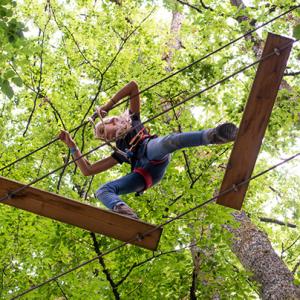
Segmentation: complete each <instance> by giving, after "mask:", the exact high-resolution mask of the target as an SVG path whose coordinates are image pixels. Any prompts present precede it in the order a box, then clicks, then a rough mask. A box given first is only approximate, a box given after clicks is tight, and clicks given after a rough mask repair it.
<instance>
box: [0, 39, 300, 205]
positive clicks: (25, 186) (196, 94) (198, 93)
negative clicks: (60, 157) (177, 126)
mask: <svg viewBox="0 0 300 300" xmlns="http://www.w3.org/2000/svg"><path fill="white" fill-rule="evenodd" d="M298 41H299V40H296V41H290V42H288V43H286V44H285V45H284V46H283V47H281V48H279V49H278V48H275V49H274V50H273V51H272V52H270V53H269V54H267V55H265V56H263V57H261V58H260V59H258V60H256V61H255V62H253V63H251V64H249V65H247V66H245V67H243V68H241V69H240V70H238V71H236V72H234V73H232V74H231V75H229V76H226V77H224V78H223V79H221V80H219V81H217V82H215V83H214V84H212V85H210V86H208V87H207V88H204V89H202V90H201V91H199V92H197V93H195V94H193V95H191V96H189V97H187V98H185V99H183V100H182V101H180V102H178V103H176V104H174V105H173V106H171V107H169V108H167V109H165V110H163V111H162V112H160V113H158V114H156V115H154V116H153V117H151V118H149V119H148V120H146V121H145V122H143V123H142V124H146V123H148V122H150V121H152V120H154V119H156V118H158V117H160V116H161V115H163V114H165V113H167V112H169V111H170V110H172V109H174V108H176V107H177V106H179V105H182V104H184V103H186V102H187V101H189V100H191V99H193V98H195V97H196V96H199V95H200V94H202V93H204V92H206V91H208V90H210V89H212V88H213V87H215V86H217V85H219V84H221V83H223V82H225V81H227V80H229V79H230V78H232V77H234V76H236V75H238V74H240V73H242V72H244V71H245V70H247V69H249V68H251V67H253V66H254V65H256V64H258V63H259V62H261V61H264V60H266V59H268V58H269V57H271V56H273V55H278V51H279V53H281V51H282V50H284V49H286V48H287V47H289V46H290V45H291V44H293V43H296V42H298ZM137 126H139V125H137ZM137 126H136V127H133V128H131V130H133V129H135V128H137ZM126 134H127V133H124V134H123V136H125V135H126ZM121 137H122V136H121ZM106 145H107V143H103V144H101V145H99V146H97V147H95V148H93V149H91V150H90V151H88V152H86V153H84V154H82V155H80V156H79V157H77V158H76V159H73V160H71V161H69V162H67V163H65V164H63V165H62V166H60V167H58V168H56V169H55V170H53V171H51V172H49V173H47V174H45V175H43V176H41V177H39V178H37V179H35V180H33V181H31V182H30V183H28V184H26V185H24V186H22V187H20V188H18V189H16V190H14V191H12V192H10V193H8V194H7V195H6V196H4V197H2V198H0V202H3V201H5V200H7V199H9V198H12V197H15V196H17V194H18V193H19V192H21V191H23V190H25V189H26V188H28V187H30V186H32V185H33V184H35V183H37V182H39V181H41V180H43V179H44V178H46V177H48V176H50V175H52V174H54V173H56V172H57V171H59V170H61V169H63V168H65V167H67V166H68V165H70V164H72V163H74V162H76V161H77V160H79V159H81V158H83V157H85V156H87V155H89V154H91V153H92V152H94V151H96V150H98V149H100V148H102V147H104V146H106Z"/></svg>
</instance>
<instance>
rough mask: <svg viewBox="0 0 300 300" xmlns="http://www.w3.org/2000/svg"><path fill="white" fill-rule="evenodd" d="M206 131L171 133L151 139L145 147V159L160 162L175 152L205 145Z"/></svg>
mask: <svg viewBox="0 0 300 300" xmlns="http://www.w3.org/2000/svg"><path fill="white" fill-rule="evenodd" d="M206 132H207V130H202V131H193V132H185V133H172V134H169V135H167V136H164V137H158V138H155V139H152V140H150V141H149V142H148V145H147V157H148V159H150V160H161V159H163V158H164V157H165V156H166V155H167V154H169V153H172V152H174V151H175V150H178V149H181V148H186V147H195V146H200V145H207V144H209V141H208V139H207V134H206Z"/></svg>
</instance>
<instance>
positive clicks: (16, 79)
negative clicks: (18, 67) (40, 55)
mask: <svg viewBox="0 0 300 300" xmlns="http://www.w3.org/2000/svg"><path fill="white" fill-rule="evenodd" d="M11 81H12V82H13V83H14V84H15V85H17V86H20V87H21V86H22V85H23V81H22V79H21V78H20V77H14V78H12V79H11Z"/></svg>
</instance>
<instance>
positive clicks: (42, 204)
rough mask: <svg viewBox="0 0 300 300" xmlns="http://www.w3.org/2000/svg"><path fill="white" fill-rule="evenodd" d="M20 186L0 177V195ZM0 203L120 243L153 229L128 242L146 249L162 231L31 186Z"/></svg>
mask: <svg viewBox="0 0 300 300" xmlns="http://www.w3.org/2000/svg"><path fill="white" fill-rule="evenodd" d="M22 186H24V185H23V184H21V183H19V182H16V181H12V180H8V179H6V178H4V177H1V176H0V196H1V198H2V197H4V196H5V195H7V193H9V192H12V191H14V190H16V189H18V188H20V187H22ZM2 203H5V204H8V205H10V206H14V207H16V208H20V209H23V210H26V211H29V212H33V213H35V214H38V215H40V216H44V217H48V218H51V219H54V220H58V221H61V222H63V223H67V224H70V225H74V226H77V227H80V228H83V229H86V230H89V231H92V232H95V233H100V234H104V235H106V236H109V237H112V238H115V239H118V240H121V241H123V242H127V241H129V240H131V239H134V238H135V237H137V236H139V235H140V234H143V233H146V232H149V231H151V230H153V232H151V233H150V234H149V235H147V236H146V237H145V238H144V239H143V240H138V241H134V242H132V244H135V245H137V246H140V247H143V248H146V249H149V250H156V249H157V246H158V243H159V239H160V236H161V233H162V228H159V229H157V228H156V226H154V225H151V224H148V223H145V222H142V221H139V220H134V219H131V218H128V217H125V216H122V215H120V214H117V213H114V212H111V211H108V210H104V209H100V208H97V207H94V206H91V205H87V204H84V203H81V202H79V201H73V200H71V199H68V198H66V197H62V196H59V195H57V194H53V193H49V192H46V191H43V190H40V189H36V188H33V187H28V188H26V189H24V190H23V191H21V192H20V194H18V195H16V196H14V197H13V198H11V199H7V200H5V201H3V202H2Z"/></svg>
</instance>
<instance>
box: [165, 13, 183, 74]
mask: <svg viewBox="0 0 300 300" xmlns="http://www.w3.org/2000/svg"><path fill="white" fill-rule="evenodd" d="M172 16H173V17H172V22H171V29H170V34H171V38H170V40H169V42H168V50H167V52H166V53H164V54H163V57H162V59H163V60H165V61H166V62H167V64H168V65H167V67H166V71H168V72H171V71H172V66H171V61H172V57H173V55H174V52H175V50H179V49H180V48H181V47H182V44H181V40H180V29H181V25H182V21H183V19H184V15H183V14H182V13H180V12H178V11H172Z"/></svg>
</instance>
